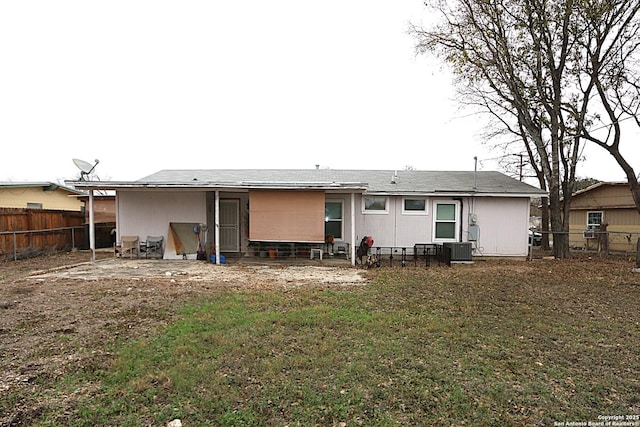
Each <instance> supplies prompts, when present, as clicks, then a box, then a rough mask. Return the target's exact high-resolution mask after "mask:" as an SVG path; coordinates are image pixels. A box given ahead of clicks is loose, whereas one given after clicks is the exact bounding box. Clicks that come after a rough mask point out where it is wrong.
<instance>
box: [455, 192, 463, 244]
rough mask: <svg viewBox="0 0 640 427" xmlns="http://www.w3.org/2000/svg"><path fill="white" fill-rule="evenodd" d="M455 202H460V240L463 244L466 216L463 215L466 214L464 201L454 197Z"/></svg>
mask: <svg viewBox="0 0 640 427" xmlns="http://www.w3.org/2000/svg"><path fill="white" fill-rule="evenodd" d="M453 200H457V201H459V202H460V230H459V231H458V232H459V234H460V238H459V240H458V241H459V242H461V243H462V242H463V240H462V225H463V223H462V218H464V216H463V215H462V213H463V212H464V201H463V200H462V197H454V198H453Z"/></svg>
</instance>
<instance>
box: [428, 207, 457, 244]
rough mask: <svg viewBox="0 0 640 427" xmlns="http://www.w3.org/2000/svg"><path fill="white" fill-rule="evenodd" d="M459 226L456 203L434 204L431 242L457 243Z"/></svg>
mask: <svg viewBox="0 0 640 427" xmlns="http://www.w3.org/2000/svg"><path fill="white" fill-rule="evenodd" d="M459 225H460V203H459V202H456V201H450V202H436V203H435V207H434V215H433V236H434V237H433V240H434V241H440V242H457V241H458V239H457V237H456V236H457V230H458V229H459Z"/></svg>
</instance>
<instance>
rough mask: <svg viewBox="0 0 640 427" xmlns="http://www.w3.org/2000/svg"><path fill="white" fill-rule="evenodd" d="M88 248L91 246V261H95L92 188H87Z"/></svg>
mask: <svg viewBox="0 0 640 427" xmlns="http://www.w3.org/2000/svg"><path fill="white" fill-rule="evenodd" d="M89 248H91V262H96V229H95V223H94V218H93V189H91V190H89Z"/></svg>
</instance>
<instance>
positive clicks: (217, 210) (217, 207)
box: [214, 190, 220, 265]
mask: <svg viewBox="0 0 640 427" xmlns="http://www.w3.org/2000/svg"><path fill="white" fill-rule="evenodd" d="M214 210H215V215H214V216H215V223H216V225H215V233H216V238H215V243H216V265H220V190H216V202H215V207H214Z"/></svg>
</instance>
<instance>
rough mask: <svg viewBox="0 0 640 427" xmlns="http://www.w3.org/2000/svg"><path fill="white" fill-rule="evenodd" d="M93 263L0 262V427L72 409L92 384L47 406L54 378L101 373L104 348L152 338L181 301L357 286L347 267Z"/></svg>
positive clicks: (75, 258) (108, 258) (71, 259)
mask: <svg viewBox="0 0 640 427" xmlns="http://www.w3.org/2000/svg"><path fill="white" fill-rule="evenodd" d="M97 258H98V261H97V262H95V263H91V262H89V261H90V254H88V253H86V252H70V253H67V254H61V255H48V256H44V257H39V258H34V259H31V260H21V261H16V262H3V263H0V343H1V347H0V394H5V393H6V394H7V395H9V394H12V395H13V396H16V397H15V401H14V402H11V407H10V408H9V407H6V408H3V407H2V406H0V414H4V415H1V416H0V426H5V425H6V426H9V425H25V424H29V420H31V419H33V418H34V417H37V414H38V413H39V412H41V410H42V409H41V408H44V407H49V406H51V405H52V404H55V405H62V406H72V405H73V401H74V399H77V398H78V397H80V396H83V395H86V394H87V393H91V391H92V390H91V388H92V386H91V385H87V388H86V389H85V390H75V391H73V392H72V393H69V394H68V395H66V396H64V395H63V397H60V393H56V396H58V397H56V399H62V401H59V402H51V400H50V399H47V398H46V396H47V394H49V393H48V392H49V391H50V390H49V389H48V388H49V387H50V385H51V384H52V383H53V382H54V380H55V379H57V378H60V377H62V376H64V375H66V374H68V373H70V372H74V371H76V370H78V369H87V368H89V369H91V368H92V367H95V369H99V368H100V367H101V366H104V365H105V364H107V363H108V362H109V360H110V358H111V355H110V354H109V353H108V351H107V350H106V349H108V348H109V344H110V343H114V342H117V341H121V340H125V341H126V340H131V339H135V338H141V337H146V336H150V335H152V334H154V333H155V332H156V331H157V330H158V329H159V328H162V327H164V326H165V325H167V324H169V323H170V322H171V321H172V320H174V319H175V317H176V308H177V305H179V304H181V303H182V302H183V301H188V300H196V299H199V298H203V297H210V296H212V295H215V294H216V293H219V292H222V291H225V290H229V289H256V290H257V289H260V290H286V289H291V288H294V287H298V286H352V285H358V286H360V285H363V284H364V283H366V281H365V279H364V277H363V276H362V273H363V270H359V269H354V268H336V267H322V266H266V265H222V266H216V265H213V264H211V263H206V262H199V261H182V260H179V261H167V260H124V259H120V258H114V257H113V255H112V254H110V253H107V254H104V253H98V254H97ZM95 387H97V385H95ZM5 404H6V402H5Z"/></svg>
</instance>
